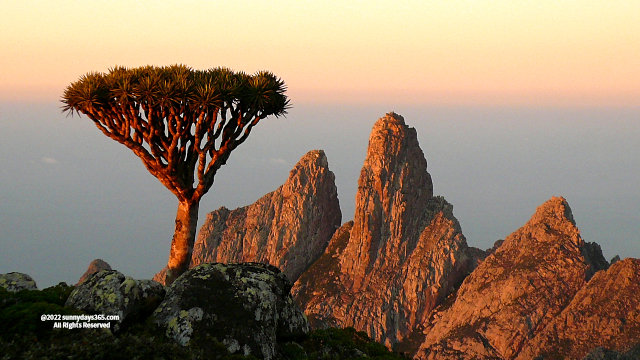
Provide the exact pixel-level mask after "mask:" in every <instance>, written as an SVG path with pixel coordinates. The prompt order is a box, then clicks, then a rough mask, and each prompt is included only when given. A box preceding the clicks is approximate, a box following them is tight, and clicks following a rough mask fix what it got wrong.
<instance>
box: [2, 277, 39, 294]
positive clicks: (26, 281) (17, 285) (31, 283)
mask: <svg viewBox="0 0 640 360" xmlns="http://www.w3.org/2000/svg"><path fill="white" fill-rule="evenodd" d="M0 286H1V287H3V288H5V289H6V290H7V291H10V292H18V291H20V290H38V287H37V286H36V282H35V280H33V278H31V276H29V275H27V274H23V273H19V272H10V273H6V274H0Z"/></svg>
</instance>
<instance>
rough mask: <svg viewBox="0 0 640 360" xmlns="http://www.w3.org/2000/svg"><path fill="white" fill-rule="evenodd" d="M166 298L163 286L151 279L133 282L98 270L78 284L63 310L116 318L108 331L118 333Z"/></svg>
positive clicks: (114, 272) (127, 278) (118, 274)
mask: <svg viewBox="0 0 640 360" xmlns="http://www.w3.org/2000/svg"><path fill="white" fill-rule="evenodd" d="M164 295H165V289H164V286H162V285H161V284H159V283H158V282H155V281H153V280H134V279H132V278H131V277H129V276H124V275H123V274H122V273H120V272H119V271H116V270H101V271H99V272H97V273H95V274H94V275H92V276H91V277H89V278H88V279H87V280H85V281H84V282H83V283H82V284H80V285H78V286H77V287H76V288H75V289H74V290H73V292H71V295H69V298H68V299H67V302H66V303H65V306H66V307H71V308H74V309H78V310H83V311H87V312H89V313H94V314H102V315H118V316H119V320H117V321H113V322H112V327H111V330H112V331H113V332H118V331H121V330H123V329H124V328H126V327H127V326H129V325H130V324H131V323H133V322H136V321H139V320H141V319H144V318H145V317H147V316H149V315H150V314H151V313H153V311H154V310H155V309H156V307H157V306H158V305H159V304H160V302H161V301H162V299H163V298H164Z"/></svg>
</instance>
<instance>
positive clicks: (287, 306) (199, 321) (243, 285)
mask: <svg viewBox="0 0 640 360" xmlns="http://www.w3.org/2000/svg"><path fill="white" fill-rule="evenodd" d="M290 290H291V285H290V283H289V280H288V279H287V277H286V276H285V275H284V274H283V273H282V272H280V271H279V270H278V269H277V268H275V267H274V266H271V265H268V264H261V263H243V264H222V263H206V264H201V265H198V266H196V267H194V268H191V269H189V270H188V271H187V272H185V273H184V274H182V275H181V276H180V277H179V278H178V279H176V281H175V282H174V283H173V284H172V285H171V286H170V287H169V288H168V289H167V296H166V297H165V299H164V301H163V302H162V304H160V306H159V307H158V308H157V309H156V311H155V312H154V314H153V319H154V321H155V322H156V323H157V324H159V325H160V326H162V327H164V328H166V334H167V336H169V337H170V338H172V339H174V340H175V341H176V342H178V343H179V344H182V345H189V346H196V347H206V346H207V342H208V341H211V340H213V339H215V340H216V341H218V342H221V343H223V344H225V345H226V346H227V349H228V350H229V352H231V353H238V354H242V355H249V354H251V355H254V356H256V357H259V358H264V359H273V358H274V357H275V356H276V348H277V347H276V345H277V342H286V341H289V340H292V339H297V338H300V337H302V336H304V335H305V334H306V333H307V332H308V331H309V323H308V321H307V319H306V317H305V316H304V314H303V313H302V311H301V310H300V309H299V308H298V307H297V306H296V305H295V304H294V303H293V299H292V298H291V296H290V294H289V291H290Z"/></svg>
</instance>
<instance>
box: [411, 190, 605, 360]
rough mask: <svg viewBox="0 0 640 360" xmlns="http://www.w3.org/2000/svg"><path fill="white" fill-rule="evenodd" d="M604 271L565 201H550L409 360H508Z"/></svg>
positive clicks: (476, 276) (460, 295)
mask: <svg viewBox="0 0 640 360" xmlns="http://www.w3.org/2000/svg"><path fill="white" fill-rule="evenodd" d="M607 264H608V263H607V262H606V261H605V260H604V258H603V257H602V253H601V251H600V249H599V246H597V245H596V244H589V243H585V242H584V241H583V240H582V238H581V237H580V233H579V231H578V229H577V227H576V225H575V221H574V219H573V215H572V214H571V209H570V208H569V205H568V204H567V202H566V201H565V199H563V198H555V197H554V198H552V199H551V200H549V201H547V202H546V203H545V204H543V205H542V206H540V207H539V208H538V209H537V211H536V213H535V214H534V216H533V217H532V218H531V220H530V221H529V222H528V223H527V224H526V225H525V226H523V227H522V228H520V229H519V230H518V231H516V232H515V233H513V234H511V235H509V236H508V237H507V238H506V239H505V241H504V243H503V244H502V246H500V247H499V248H498V249H497V251H496V252H495V253H494V254H492V255H490V256H489V257H487V258H486V260H485V261H484V262H482V263H481V264H480V265H479V266H478V268H477V269H476V270H475V271H474V272H473V273H472V274H471V275H469V277H467V278H466V279H465V280H464V283H463V284H462V286H461V287H460V289H459V290H458V292H457V294H456V297H455V299H452V300H451V303H452V304H451V305H450V306H447V307H445V308H443V309H441V311H440V312H439V313H437V314H434V316H433V319H432V320H431V323H432V324H433V325H428V326H426V329H425V333H426V340H425V342H424V343H423V344H422V345H421V347H420V351H419V352H418V354H417V356H416V357H417V358H418V359H454V358H455V359H514V358H516V357H517V356H518V354H519V353H520V352H521V350H522V349H523V348H525V347H526V346H527V342H528V341H529V340H530V339H532V338H533V337H534V336H536V334H539V333H541V332H543V330H544V329H545V328H546V327H547V326H548V325H549V324H550V323H551V322H552V321H554V319H555V318H556V316H558V315H559V314H560V313H561V311H562V310H563V309H564V308H566V307H567V306H568V305H569V303H570V302H571V301H572V299H573V298H574V296H575V295H576V293H578V291H579V290H580V289H581V288H582V287H583V286H584V285H585V284H586V283H587V281H588V280H589V279H590V278H591V276H593V274H594V273H595V272H596V271H598V270H601V269H603V268H606V266H607ZM525 358H527V357H525ZM528 359H531V357H528Z"/></svg>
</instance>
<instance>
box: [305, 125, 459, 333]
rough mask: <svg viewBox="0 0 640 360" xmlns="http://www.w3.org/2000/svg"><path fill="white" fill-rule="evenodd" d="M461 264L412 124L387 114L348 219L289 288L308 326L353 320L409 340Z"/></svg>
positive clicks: (455, 232) (448, 213) (445, 206)
mask: <svg viewBox="0 0 640 360" xmlns="http://www.w3.org/2000/svg"><path fill="white" fill-rule="evenodd" d="M469 265H470V258H469V256H468V255H467V244H466V241H465V239H464V236H463V235H462V232H461V229H460V225H459V224H458V221H457V220H456V219H455V217H454V216H453V207H452V206H451V205H450V204H449V203H447V202H446V201H445V200H444V199H443V198H440V197H437V198H434V197H433V186H432V183H431V176H430V175H429V173H428V172H427V161H426V160H425V157H424V154H423V152H422V150H421V149H420V146H419V144H418V139H417V134H416V130H415V129H413V128H411V127H409V126H407V125H406V124H405V122H404V118H402V117H401V116H400V115H397V114H395V113H389V114H387V115H386V116H385V117H383V118H381V119H379V120H378V121H377V122H376V124H375V125H374V127H373V130H372V133H371V137H370V140H369V148H368V151H367V157H366V159H365V162H364V166H363V168H362V171H361V174H360V179H359V181H358V192H357V195H356V212H355V217H354V220H353V222H352V223H351V222H350V223H347V224H345V225H343V227H342V228H341V229H340V230H338V231H337V232H336V234H335V235H334V237H333V238H332V240H331V242H330V244H329V246H328V247H327V250H326V251H325V253H324V255H323V256H322V257H321V258H320V260H318V261H317V262H316V263H315V264H314V265H313V266H312V267H311V268H310V269H309V270H307V272H305V273H304V274H303V275H302V277H301V278H300V279H299V281H298V282H297V283H296V284H295V286H294V290H293V292H294V297H295V298H296V301H297V302H298V303H299V304H300V305H301V307H302V308H303V310H304V311H305V313H306V314H307V316H308V317H309V319H310V321H311V322H312V324H313V325H314V326H318V327H324V326H340V327H346V326H353V327H355V328H356V329H357V330H361V331H366V332H367V333H368V334H369V336H370V337H372V338H373V339H375V340H377V341H381V342H384V343H385V344H386V345H388V346H392V345H394V344H397V343H399V342H406V341H413V340H412V339H411V334H413V333H414V332H415V331H416V329H417V328H418V327H419V326H420V324H422V323H423V322H424V319H425V318H426V317H428V315H429V313H430V311H431V310H432V309H433V308H434V307H435V306H436V305H438V304H439V303H440V302H442V301H443V300H444V299H445V298H446V297H447V296H448V295H449V294H450V293H451V292H452V291H453V290H454V289H455V288H456V286H457V285H459V283H460V282H461V281H462V279H463V278H464V276H466V275H467V273H468V269H469Z"/></svg>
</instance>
